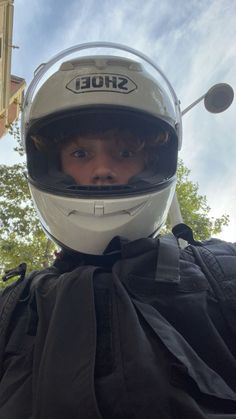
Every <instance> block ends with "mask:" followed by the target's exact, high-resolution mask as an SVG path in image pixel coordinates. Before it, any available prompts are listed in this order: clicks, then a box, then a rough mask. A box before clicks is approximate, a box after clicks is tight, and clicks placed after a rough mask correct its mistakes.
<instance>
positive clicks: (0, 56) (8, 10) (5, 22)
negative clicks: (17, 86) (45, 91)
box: [0, 0, 13, 114]
mask: <svg viewBox="0 0 236 419" xmlns="http://www.w3.org/2000/svg"><path fill="white" fill-rule="evenodd" d="M12 28H13V0H0V114H1V112H2V111H4V110H5V109H6V108H7V107H8V103H9V98H10V91H9V86H10V74H11V52H12V47H11V45H12Z"/></svg>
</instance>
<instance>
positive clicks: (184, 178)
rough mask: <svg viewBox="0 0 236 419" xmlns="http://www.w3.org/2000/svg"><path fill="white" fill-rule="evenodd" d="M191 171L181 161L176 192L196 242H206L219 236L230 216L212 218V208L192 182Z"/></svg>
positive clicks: (186, 222)
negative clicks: (210, 214) (214, 236)
mask: <svg viewBox="0 0 236 419" xmlns="http://www.w3.org/2000/svg"><path fill="white" fill-rule="evenodd" d="M190 173H191V172H190V170H189V169H188V168H187V167H186V166H185V165H184V163H183V161H182V160H180V161H179V165H178V181H177V187H176V192H177V196H178V201H179V205H180V209H181V213H182V216H183V220H184V223H185V224H187V225H188V226H189V227H191V229H192V230H193V233H194V238H195V239H196V240H205V239H208V238H209V237H211V236H213V235H215V234H218V233H220V232H221V231H222V228H223V227H224V226H227V225H228V223H229V216H228V215H225V214H224V215H222V216H221V217H218V218H214V217H210V216H209V213H210V209H211V208H210V207H209V205H208V204H207V198H206V196H203V195H200V194H199V192H198V190H199V186H198V184H197V183H194V182H192V181H191V180H190Z"/></svg>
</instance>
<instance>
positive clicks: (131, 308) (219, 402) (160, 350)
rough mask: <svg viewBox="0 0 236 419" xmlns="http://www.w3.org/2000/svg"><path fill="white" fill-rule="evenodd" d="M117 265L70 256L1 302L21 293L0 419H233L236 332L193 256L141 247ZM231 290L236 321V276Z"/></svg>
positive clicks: (222, 249)
mask: <svg viewBox="0 0 236 419" xmlns="http://www.w3.org/2000/svg"><path fill="white" fill-rule="evenodd" d="M217 249H219V254H220V255H222V257H224V258H228V257H229V253H230V252H231V255H230V257H234V261H235V260H236V247H235V246H234V245H232V246H231V247H230V251H229V247H227V246H226V245H224V243H222V244H219V245H218V247H217ZM111 258H112V263H110V264H109V263H108V262H107V261H106V263H105V266H104V264H103V263H100V265H101V266H98V263H97V264H96V266H94V265H88V264H87V263H88V261H84V260H83V258H82V257H79V256H78V257H73V258H71V259H70V258H69V257H67V259H66V258H65V259H66V261H65V260H62V261H61V262H57V263H56V264H55V266H53V267H51V268H48V269H45V270H44V271H41V272H34V273H32V274H31V275H30V276H29V277H28V279H26V280H25V281H23V282H21V283H20V285H15V286H12V287H10V291H8V290H6V291H5V292H4V293H5V295H6V294H7V295H8V299H10V298H11V295H12V294H11V293H14V290H16V289H17V287H18V288H19V286H21V291H20V297H19V299H18V302H17V305H16V308H15V309H14V311H13V313H12V314H11V316H10V319H11V321H10V325H9V327H8V330H7V334H6V336H5V338H4V339H3V337H2V348H3V365H2V374H1V381H0V418H1V419H65V418H68V419H98V418H106V419H111V418H116V419H121V418H122V419H132V418H134V419H149V418H150V419H206V418H208V419H227V418H228V419H233V418H234V419H235V418H236V325H235V328H234V325H232V324H231V325H230V324H229V323H227V321H226V319H225V316H224V313H223V311H224V310H223V311H222V307H221V305H220V304H219V301H218V300H217V298H216V296H215V293H214V290H213V289H212V287H211V285H210V284H209V281H208V279H206V276H205V274H204V273H203V271H202V270H201V268H200V267H199V266H198V265H197V264H196V260H195V257H194V254H193V252H192V250H191V248H187V249H185V250H184V251H182V252H181V255H180V256H179V255H178V257H177V253H176V249H173V246H172V242H168V240H167V241H166V242H161V244H160V243H159V241H158V240H154V239H142V240H137V241H135V242H132V243H125V244H123V245H121V249H120V256H119V257H117V254H116V256H115V257H114V254H113V256H112V257H111ZM107 260H108V259H107ZM234 263H235V262H234ZM109 265H111V266H109ZM65 266H66V272H64V273H63V271H65ZM235 266H236V265H235ZM230 287H231V289H232V298H233V299H234V302H235V304H234V310H235V313H236V269H235V270H234V278H233V276H232V278H231V280H230ZM230 295H231V294H230ZM4 315H6V309H5V311H4V310H2V317H4ZM235 324H236V316H235ZM0 340H1V335H0ZM3 341H4V342H3ZM0 343H1V341H0ZM3 343H4V344H3Z"/></svg>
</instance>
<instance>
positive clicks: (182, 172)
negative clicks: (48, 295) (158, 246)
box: [0, 149, 229, 275]
mask: <svg viewBox="0 0 236 419" xmlns="http://www.w3.org/2000/svg"><path fill="white" fill-rule="evenodd" d="M18 151H19V152H21V150H19V149H18ZM24 170H25V166H24V164H16V165H13V166H5V165H0V223H1V228H0V255H1V260H0V271H1V272H0V273H1V275H2V274H3V272H4V271H5V270H7V269H11V268H13V267H16V266H17V265H19V264H20V263H21V262H26V263H27V265H28V271H31V270H32V269H40V268H42V267H45V266H47V265H48V264H50V263H51V261H52V259H53V254H54V251H55V246H54V244H53V243H52V242H51V241H50V240H48V239H47V238H46V236H45V234H44V232H43V231H42V228H41V226H40V223H39V221H38V217H37V215H36V213H35V210H34V207H33V203H32V200H31V197H30V193H29V189H28V185H27V181H26V179H25V177H24V175H23V173H24ZM189 176H190V170H189V169H187V168H186V167H185V166H184V164H183V162H182V161H180V162H179V168H178V182H177V194H178V199H179V203H180V207H181V211H182V214H183V218H184V221H185V223H186V224H188V225H189V226H190V227H191V228H192V230H193V232H194V236H195V238H196V239H198V240H203V239H206V238H208V237H210V236H211V235H212V234H216V233H219V232H221V230H222V227H223V226H225V225H227V224H228V222H229V218H228V216H227V215H222V216H221V217H220V218H212V217H210V216H209V211H210V208H209V206H208V204H207V199H206V197H205V196H201V195H199V193H198V185H197V184H196V183H194V182H192V181H191V180H190V177H189ZM168 227H169V226H168V224H167V228H168Z"/></svg>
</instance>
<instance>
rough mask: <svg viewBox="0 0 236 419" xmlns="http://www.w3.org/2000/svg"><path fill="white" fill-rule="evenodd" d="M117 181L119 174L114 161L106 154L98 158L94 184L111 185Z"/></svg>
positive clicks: (93, 178)
mask: <svg viewBox="0 0 236 419" xmlns="http://www.w3.org/2000/svg"><path fill="white" fill-rule="evenodd" d="M116 182H117V174H116V172H115V170H114V162H112V159H111V158H109V157H106V156H103V157H101V158H97V159H96V161H95V162H94V170H93V172H92V183H93V184H94V185H110V184H113V183H116Z"/></svg>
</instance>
